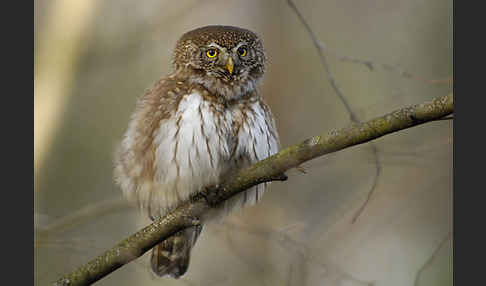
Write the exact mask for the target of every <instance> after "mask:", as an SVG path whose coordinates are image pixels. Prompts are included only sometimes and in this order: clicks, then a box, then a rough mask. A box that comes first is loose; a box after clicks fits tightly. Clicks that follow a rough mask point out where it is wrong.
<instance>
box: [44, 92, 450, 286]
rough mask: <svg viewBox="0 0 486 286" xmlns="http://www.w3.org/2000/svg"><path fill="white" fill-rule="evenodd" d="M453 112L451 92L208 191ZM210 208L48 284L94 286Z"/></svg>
mask: <svg viewBox="0 0 486 286" xmlns="http://www.w3.org/2000/svg"><path fill="white" fill-rule="evenodd" d="M453 109H454V107H453V95H452V93H451V94H449V95H447V96H443V97H439V98H437V99H435V100H433V101H430V102H426V103H422V104H419V105H415V106H411V107H406V108H402V109H399V110H396V111H394V112H391V113H389V114H386V115H384V116H381V117H377V118H375V119H372V120H370V121H368V122H364V123H359V124H357V123H354V124H352V125H350V126H349V127H347V128H343V129H340V130H333V131H331V132H329V133H327V134H322V135H319V136H314V137H311V138H309V139H307V140H305V141H303V142H301V143H299V144H296V145H293V146H290V147H288V148H286V149H284V150H282V151H280V152H279V153H277V154H275V155H273V156H271V157H269V158H267V159H265V160H262V161H260V162H258V163H256V164H255V165H253V166H251V167H249V168H246V169H243V170H240V171H238V172H237V173H236V174H235V175H234V176H232V177H231V178H230V179H229V180H227V181H226V182H225V183H223V184H222V185H221V187H220V188H219V189H218V190H215V191H210V192H211V193H212V194H213V198H215V200H216V201H217V202H220V203H221V202H223V201H224V200H226V199H228V198H230V197H232V196H234V195H236V194H238V193H240V192H242V191H244V190H246V189H248V188H250V187H252V186H254V185H257V184H260V183H263V182H268V181H273V180H285V179H286V176H284V175H282V174H283V173H284V172H285V171H287V170H289V169H292V168H295V167H297V166H299V165H300V164H302V163H304V162H306V161H309V160H311V159H314V158H317V157H319V156H323V155H325V154H329V153H333V152H337V151H339V150H342V149H345V148H348V147H352V146H355V145H358V144H363V143H366V142H369V141H371V140H374V139H377V138H379V137H382V136H384V135H387V134H390V133H393V132H396V131H399V130H403V129H406V128H410V127H413V126H417V125H420V124H423V123H426V122H428V121H433V120H436V119H439V118H442V117H444V116H447V115H449V114H451V113H452V112H453ZM210 208H211V207H210V206H209V205H208V203H207V200H206V199H205V196H203V195H202V194H199V195H197V196H195V197H194V198H193V199H192V200H191V201H187V202H185V203H183V204H181V205H180V206H179V207H178V208H177V209H175V210H174V211H172V212H170V213H169V214H168V215H166V216H165V217H163V218H161V219H159V220H157V221H155V222H154V223H152V224H151V225H149V226H147V227H145V228H143V229H141V230H140V231H138V232H137V233H135V234H133V235H132V236H130V237H129V238H127V239H125V240H123V241H121V242H119V243H118V244H117V245H116V246H114V247H113V248H112V249H110V250H108V251H106V252H105V253H103V254H102V255H100V256H98V257H97V258H95V259H93V260H91V261H90V262H88V263H87V264H85V265H82V266H81V267H79V268H78V269H76V270H74V271H73V272H72V273H69V274H67V275H65V276H63V277H62V278H60V279H59V280H58V281H57V282H55V283H54V284H53V285H66V286H67V285H70V286H74V285H89V284H91V283H94V282H96V281H98V280H99V279H101V278H103V277H104V276H106V275H108V274H110V273H111V272H113V271H115V270H116V269H118V268H120V267H121V266H123V265H124V264H127V263H129V262H130V261H132V260H134V259H136V258H137V257H139V256H141V255H143V254H144V253H145V252H146V251H148V250H150V249H151V248H152V247H154V246H155V245H156V244H158V243H159V242H161V241H163V240H165V239H167V238H168V237H170V236H171V235H173V234H174V233H176V232H178V231H180V230H182V229H184V228H187V227H190V226H194V225H197V224H198V223H199V220H198V218H199V217H201V216H202V215H203V214H204V213H205V212H206V211H208V210H209V209H210Z"/></svg>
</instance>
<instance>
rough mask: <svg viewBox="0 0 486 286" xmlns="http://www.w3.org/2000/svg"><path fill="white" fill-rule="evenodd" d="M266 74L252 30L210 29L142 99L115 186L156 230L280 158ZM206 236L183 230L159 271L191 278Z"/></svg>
mask: <svg viewBox="0 0 486 286" xmlns="http://www.w3.org/2000/svg"><path fill="white" fill-rule="evenodd" d="M265 64H266V57H265V51H264V49H263V43H262V41H261V39H260V38H259V37H258V36H257V35H256V34H255V33H253V32H251V31H249V30H246V29H242V28H238V27H231V26H206V27H201V28H198V29H195V30H192V31H189V32H187V33H185V34H184V35H182V37H181V38H180V39H179V40H178V42H177V44H176V47H175V50H174V53H173V72H172V73H171V74H169V75H168V76H166V77H162V78H161V79H160V80H159V81H158V82H157V83H156V84H155V85H154V86H153V87H152V89H150V90H149V91H148V92H147V93H145V94H144V95H143V96H142V97H141V98H139V99H138V101H137V105H136V108H135V111H134V113H133V114H132V117H131V119H130V122H129V124H128V129H127V130H126V132H125V134H124V137H123V140H122V142H121V144H120V146H119V148H118V150H117V152H116V156H115V170H114V177H115V181H116V183H117V184H118V185H119V186H120V188H121V189H122V190H123V193H124V194H125V195H126V196H127V197H128V198H129V199H132V200H134V201H137V202H138V205H139V206H140V207H141V208H142V209H143V210H144V211H145V212H146V213H147V214H148V216H149V217H150V218H151V219H152V220H155V219H157V218H159V217H161V216H164V215H165V214H167V213H168V212H169V211H171V210H172V209H174V208H175V207H176V206H178V205H179V204H180V203H181V202H183V201H185V200H188V199H190V197H191V196H192V195H194V194H196V193H198V192H200V191H201V190H203V189H204V188H206V187H210V186H215V185H218V184H219V183H221V182H222V181H223V180H224V178H225V177H227V176H228V175H229V174H230V173H231V172H234V171H235V170H238V169H240V168H244V167H247V166H249V165H251V164H253V163H255V162H257V161H259V160H262V159H264V158H266V157H268V156H271V155H273V154H275V153H277V151H278V148H279V147H278V146H279V139H278V133H277V130H276V127H275V121H274V118H273V115H272V113H271V111H270V108H269V107H268V105H267V104H266V103H265V102H264V101H263V98H262V96H261V95H260V93H259V92H258V89H257V87H258V85H259V83H260V82H261V80H262V79H263V75H264V73H265ZM265 188H266V185H265V184H260V185H257V186H255V187H253V188H251V189H248V190H246V191H245V192H243V193H240V194H238V195H237V196H235V197H233V198H231V199H229V200H227V201H225V202H224V203H223V204H222V205H221V206H218V207H217V208H216V210H215V213H216V214H217V215H215V216H222V215H225V214H227V213H228V212H229V211H231V210H233V209H237V208H240V207H243V206H246V205H251V204H255V203H257V202H258V201H259V199H260V198H261V196H262V194H263V192H264V191H265ZM204 221H207V218H206V219H205V220H204ZM204 221H203V222H204ZM201 230H202V226H197V227H191V228H188V229H185V230H182V231H180V232H179V233H177V234H175V235H173V236H172V237H170V238H169V239H167V240H165V241H163V242H161V243H160V244H158V245H157V246H155V247H154V248H153V249H152V255H151V269H152V271H153V272H154V273H155V274H157V275H158V276H170V277H173V278H179V277H180V276H181V275H183V274H184V273H185V272H186V271H187V268H188V266H189V259H190V254H191V248H192V247H193V245H194V243H195V242H196V240H197V238H198V236H199V234H200V232H201Z"/></svg>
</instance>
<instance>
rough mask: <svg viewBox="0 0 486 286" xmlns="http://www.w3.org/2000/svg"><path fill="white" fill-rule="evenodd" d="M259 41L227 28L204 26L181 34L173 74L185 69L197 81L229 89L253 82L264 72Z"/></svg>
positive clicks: (236, 29)
mask: <svg viewBox="0 0 486 286" xmlns="http://www.w3.org/2000/svg"><path fill="white" fill-rule="evenodd" d="M265 61H266V58H265V52H264V50H263V44H262V41H261V40H260V39H259V38H258V36H257V35H256V34H255V33H253V32H251V31H249V30H245V29H242V28H238V27H231V26H206V27H202V28H198V29H195V30H192V31H189V32H187V33H186V34H184V35H183V36H182V37H181V38H180V39H179V41H178V42H177V45H176V49H175V52H174V66H175V68H176V70H179V69H185V70H189V71H190V72H191V73H193V74H194V75H196V76H197V77H199V80H200V81H205V82H212V81H214V80H215V79H216V80H217V81H218V82H221V83H223V84H226V85H229V86H238V85H245V84H247V82H248V81H251V82H253V83H254V82H256V81H258V80H259V79H260V78H261V77H262V76H263V74H264V71H265Z"/></svg>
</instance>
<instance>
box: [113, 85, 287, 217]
mask: <svg viewBox="0 0 486 286" xmlns="http://www.w3.org/2000/svg"><path fill="white" fill-rule="evenodd" d="M211 104H212V103H211V102H209V101H205V100H203V98H202V96H201V95H200V94H199V93H197V92H194V93H191V94H188V95H185V96H184V97H183V99H182V100H181V102H180V103H179V105H178V109H177V111H176V112H175V113H174V115H173V116H171V118H170V119H165V120H163V121H162V122H161V124H160V127H159V128H158V130H156V131H155V134H154V140H155V141H154V143H155V146H157V147H156V150H155V161H154V169H155V170H156V173H155V179H154V182H152V181H147V180H145V181H139V182H138V185H137V186H134V185H133V184H134V181H133V180H132V179H131V178H134V177H136V176H137V175H138V173H139V172H140V170H139V169H141V167H140V168H138V167H134V168H133V169H132V171H131V174H132V175H128V178H126V179H124V180H121V182H120V184H121V188H122V189H123V191H124V193H125V195H127V196H128V197H133V196H135V197H137V199H138V201H139V202H140V203H141V207H142V208H146V209H148V212H149V214H150V215H151V216H161V215H165V213H166V212H167V211H168V210H170V209H172V208H173V207H175V206H177V205H178V204H179V203H180V202H181V201H184V200H187V199H188V198H189V197H190V195H192V194H194V193H197V192H199V191H201V188H202V187H206V186H213V185H215V184H217V183H219V182H220V181H221V179H222V177H221V176H222V175H224V173H225V172H226V171H227V170H229V169H230V168H233V167H235V166H237V165H238V164H237V162H236V161H235V158H244V160H245V161H246V162H247V165H249V164H253V163H255V162H257V161H259V160H262V159H265V158H266V157H268V156H270V155H273V154H275V153H276V152H277V151H278V142H277V140H278V139H277V138H275V137H274V136H273V135H272V134H277V133H276V130H274V128H275V127H274V123H273V121H272V119H271V118H270V114H267V113H266V112H265V111H264V109H263V108H262V106H261V103H260V102H258V101H257V102H255V103H253V104H252V106H251V110H252V111H253V112H247V113H246V114H245V115H246V117H247V119H248V120H247V122H245V123H244V124H243V125H242V126H241V128H240V129H239V133H238V134H237V136H238V138H234V137H233V133H232V122H233V118H236V117H241V116H242V114H241V109H240V108H238V107H236V106H235V107H233V108H226V109H224V110H220V112H218V113H216V114H218V115H216V114H215V113H213V112H211V108H213V109H214V108H215V106H211ZM220 108H222V107H220ZM218 116H219V117H218ZM216 122H218V124H216ZM130 126H131V125H130ZM132 129H134V128H133V126H132V128H130V127H129V129H128V130H127V133H131V134H134V132H133V130H132ZM236 139H238V140H236ZM133 142H134V141H133V138H130V137H126V138H125V140H124V142H123V143H122V146H123V148H125V149H126V150H130V148H131V147H130V146H131V144H133ZM235 142H238V146H236V149H235V154H233V157H231V150H232V146H233V144H234V143H235ZM128 153H129V154H131V153H132V152H128ZM129 156H130V155H129ZM127 159H129V158H127ZM137 170H138V171H137ZM133 172H135V173H137V172H138V173H137V174H134V173H133ZM265 187H266V184H261V185H259V186H255V187H253V188H251V189H249V190H247V191H246V192H244V193H241V194H239V195H237V196H235V197H233V198H232V199H230V200H229V201H227V202H226V203H225V204H224V206H225V211H224V212H223V213H226V211H230V210H232V209H234V208H239V207H242V206H244V205H248V204H249V205H251V204H254V203H256V202H258V200H259V199H260V197H261V196H262V194H263V192H264V190H265ZM135 190H136V191H135Z"/></svg>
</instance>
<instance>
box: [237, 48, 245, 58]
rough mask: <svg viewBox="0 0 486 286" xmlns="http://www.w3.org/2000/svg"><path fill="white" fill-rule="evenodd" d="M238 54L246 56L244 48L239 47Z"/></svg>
mask: <svg viewBox="0 0 486 286" xmlns="http://www.w3.org/2000/svg"><path fill="white" fill-rule="evenodd" d="M238 54H239V55H240V57H244V56H246V48H239V49H238Z"/></svg>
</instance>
